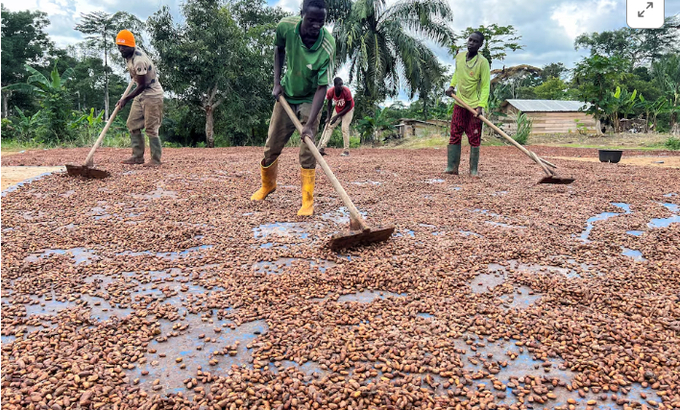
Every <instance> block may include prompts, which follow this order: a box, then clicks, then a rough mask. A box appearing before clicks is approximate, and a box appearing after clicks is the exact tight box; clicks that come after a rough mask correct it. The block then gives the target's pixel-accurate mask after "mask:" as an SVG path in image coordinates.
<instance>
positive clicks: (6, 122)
mask: <svg viewBox="0 0 680 410" xmlns="http://www.w3.org/2000/svg"><path fill="white" fill-rule="evenodd" d="M14 132H15V129H14V127H13V126H12V120H10V119H9V118H3V119H2V139H5V138H7V139H12V140H13V139H15V138H16V135H15V134H14Z"/></svg>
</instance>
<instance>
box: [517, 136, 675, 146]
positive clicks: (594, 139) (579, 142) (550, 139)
mask: <svg viewBox="0 0 680 410" xmlns="http://www.w3.org/2000/svg"><path fill="white" fill-rule="evenodd" d="M668 137H669V135H668V134H632V133H619V134H605V135H580V134H577V133H573V134H550V135H532V136H531V138H530V143H531V144H533V145H550V146H569V145H575V146H589V147H599V148H606V147H621V148H632V149H634V148H638V147H659V146H663V143H664V142H665V141H666V139H668Z"/></svg>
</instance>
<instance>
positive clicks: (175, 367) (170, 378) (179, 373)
mask: <svg viewBox="0 0 680 410" xmlns="http://www.w3.org/2000/svg"><path fill="white" fill-rule="evenodd" d="M211 322H212V323H211ZM159 323H160V327H161V329H160V330H161V335H163V336H165V335H166V334H168V333H169V332H171V331H172V330H173V326H177V328H176V330H175V331H177V332H178V333H179V334H178V335H177V336H170V337H168V338H167V341H163V342H159V341H158V339H156V340H154V341H152V342H151V343H149V350H152V349H153V350H156V353H147V355H146V358H147V361H146V363H144V364H142V365H139V366H137V367H135V368H134V369H132V370H126V373H127V374H128V375H129V376H130V379H131V380H134V379H137V378H139V379H140V382H139V386H140V387H141V388H142V389H144V390H146V391H147V392H150V393H151V392H152V391H153V390H152V387H153V382H154V380H156V379H158V380H160V382H159V385H160V386H162V388H161V389H160V390H159V391H158V394H167V393H176V392H184V393H186V386H185V385H184V383H183V382H184V380H186V379H189V378H192V377H195V375H196V369H197V368H198V366H201V368H202V369H203V371H204V372H211V373H215V374H224V373H225V372H226V371H227V370H229V369H230V368H231V366H232V365H236V366H246V367H248V368H252V367H253V366H252V361H253V358H252V351H251V349H248V348H247V346H248V345H249V344H250V343H252V342H253V341H254V340H255V339H256V338H257V337H258V336H259V335H262V334H265V333H267V332H268V331H269V327H268V326H267V323H266V322H265V321H264V320H257V321H253V322H248V323H243V324H242V325H241V326H238V327H236V328H235V329H234V330H231V329H230V328H228V327H225V325H226V324H227V323H229V322H228V321H226V320H218V319H212V318H210V319H209V320H206V321H204V320H203V318H201V317H199V316H196V315H189V316H188V317H187V318H185V319H183V320H181V321H179V322H169V321H167V320H165V319H161V320H160V321H159ZM185 326H186V327H185ZM216 329H217V331H216ZM201 335H205V337H200V336H201ZM207 339H210V341H207ZM213 339H215V342H213V341H212V340H213ZM161 340H162V339H161ZM197 347H200V348H201V350H198V349H197ZM161 353H162V354H165V357H160V354H161ZM177 359H181V361H180V362H178V361H177ZM183 365H184V367H185V368H184V369H183V368H182V366H183ZM142 371H148V372H149V373H148V375H146V376H143V375H142Z"/></svg>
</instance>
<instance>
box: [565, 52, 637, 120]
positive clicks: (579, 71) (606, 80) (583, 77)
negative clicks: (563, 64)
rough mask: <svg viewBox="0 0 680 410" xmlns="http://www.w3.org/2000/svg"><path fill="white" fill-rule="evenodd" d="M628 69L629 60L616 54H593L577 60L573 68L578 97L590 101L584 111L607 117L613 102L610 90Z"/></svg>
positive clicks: (596, 116)
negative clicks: (579, 60) (604, 55)
mask: <svg viewBox="0 0 680 410" xmlns="http://www.w3.org/2000/svg"><path fill="white" fill-rule="evenodd" d="M630 69H631V65H630V62H629V61H626V60H624V59H622V58H620V57H618V56H614V57H602V56H599V55H594V56H591V57H586V58H584V59H583V60H582V61H581V62H579V63H578V64H577V65H576V68H575V69H574V81H575V83H576V85H577V86H578V89H579V99H580V100H581V101H586V102H589V103H591V105H590V107H588V108H586V109H585V112H587V113H588V114H592V115H593V116H595V118H596V119H602V118H608V117H609V116H610V115H611V114H612V106H613V104H614V101H613V100H614V96H613V94H612V92H611V91H610V90H612V89H614V88H615V86H616V84H617V83H620V82H621V80H622V78H623V77H624V75H625V73H626V72H627V71H629V70H630Z"/></svg>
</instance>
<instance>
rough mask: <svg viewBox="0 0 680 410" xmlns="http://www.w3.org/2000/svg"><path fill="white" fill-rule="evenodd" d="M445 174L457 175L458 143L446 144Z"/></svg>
mask: <svg viewBox="0 0 680 410" xmlns="http://www.w3.org/2000/svg"><path fill="white" fill-rule="evenodd" d="M447 150H448V157H447V167H446V171H444V172H446V173H447V174H453V175H458V165H459V164H460V144H449V145H448V148H447Z"/></svg>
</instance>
